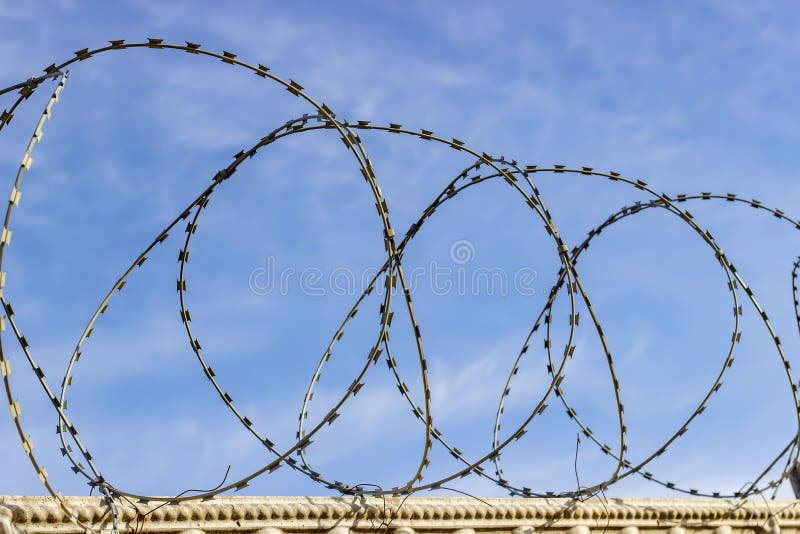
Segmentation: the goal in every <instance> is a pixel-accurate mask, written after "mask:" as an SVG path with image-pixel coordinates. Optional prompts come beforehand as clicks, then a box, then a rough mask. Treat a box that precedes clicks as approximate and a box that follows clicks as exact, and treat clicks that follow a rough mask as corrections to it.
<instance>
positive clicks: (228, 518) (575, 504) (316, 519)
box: [0, 496, 800, 534]
mask: <svg viewBox="0 0 800 534" xmlns="http://www.w3.org/2000/svg"><path fill="white" fill-rule="evenodd" d="M158 504H160V503H149V504H144V503H136V505H137V507H139V511H140V512H148V511H150V510H153V508H155V507H156V506H158ZM798 505H800V501H725V500H699V499H618V498H613V499H589V500H585V501H575V500H572V499H518V498H511V499H496V498H493V499H481V500H478V499H474V498H460V497H459V498H445V497H424V498H423V497H411V498H408V499H406V500H405V502H403V499H402V498H386V499H381V498H364V499H360V498H354V497H217V498H214V499H213V500H209V501H205V502H198V501H189V502H184V503H180V504H168V505H166V506H161V507H159V508H158V509H156V510H154V511H152V513H150V514H148V515H147V518H146V523H147V527H145V530H146V531H151V532H153V531H159V530H162V531H163V530H170V531H175V530H177V531H180V530H189V529H198V528H201V529H204V530H209V529H205V528H204V525H206V526H209V527H211V528H210V530H228V531H230V529H231V528H233V529H244V530H248V529H249V530H258V529H260V528H266V527H269V526H280V527H282V528H288V529H291V528H293V527H296V528H297V529H298V530H303V529H308V528H310V527H317V528H323V527H324V528H333V527H337V526H346V527H351V528H368V527H369V525H371V524H373V523H374V522H376V521H377V522H379V523H380V522H385V521H386V520H387V519H391V523H392V525H395V526H398V525H407V526H410V527H413V526H415V525H418V526H423V527H427V528H434V527H437V526H438V527H442V528H447V529H448V530H456V529H463V528H485V527H487V526H495V527H502V528H508V529H512V530H513V529H514V528H516V527H522V526H536V527H537V528H539V527H541V528H548V527H549V528H551V529H554V530H558V529H559V526H564V527H566V528H570V526H572V525H583V524H585V525H589V526H595V525H600V524H606V525H607V526H611V527H614V526H617V527H618V526H620V525H634V526H635V525H641V526H644V527H648V526H649V527H652V526H665V525H666V526H669V525H672V526H681V527H686V528H696V527H705V528H707V527H709V526H713V525H729V526H731V527H736V528H738V527H745V526H750V527H756V526H760V527H761V528H762V529H763V528H765V525H767V523H770V524H772V523H774V524H776V525H777V524H780V525H781V526H784V527H785V526H791V527H792V528H800V506H798ZM64 508H67V509H68V510H69V512H71V513H73V514H75V515H77V516H78V517H79V518H80V519H81V521H84V522H87V523H102V522H107V521H108V517H109V513H108V511H109V509H108V507H107V506H106V505H105V504H104V503H103V502H102V500H101V499H100V498H95V497H65V498H64V506H63V507H62V505H61V504H60V503H59V502H58V501H57V500H56V499H54V498H51V497H33V496H0V520H5V521H6V522H8V523H11V524H12V525H15V526H16V527H19V528H22V529H24V530H29V531H38V532H44V531H47V530H53V531H55V530H59V528H60V527H61V526H64V527H67V526H68V525H72V524H73V522H72V521H71V520H70V517H69V513H68V512H67V511H66V510H65V509H64ZM117 512H118V517H119V521H120V523H123V524H125V523H131V522H135V521H136V519H137V511H136V509H135V508H134V507H133V505H131V504H128V503H125V502H121V503H119V505H118V510H117ZM166 526H169V528H166ZM248 527H249V528H248ZM0 530H3V529H2V528H0ZM68 530H70V529H69V528H66V529H61V531H68ZM0 534H2V533H0ZM673 534H676V533H673Z"/></svg>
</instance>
